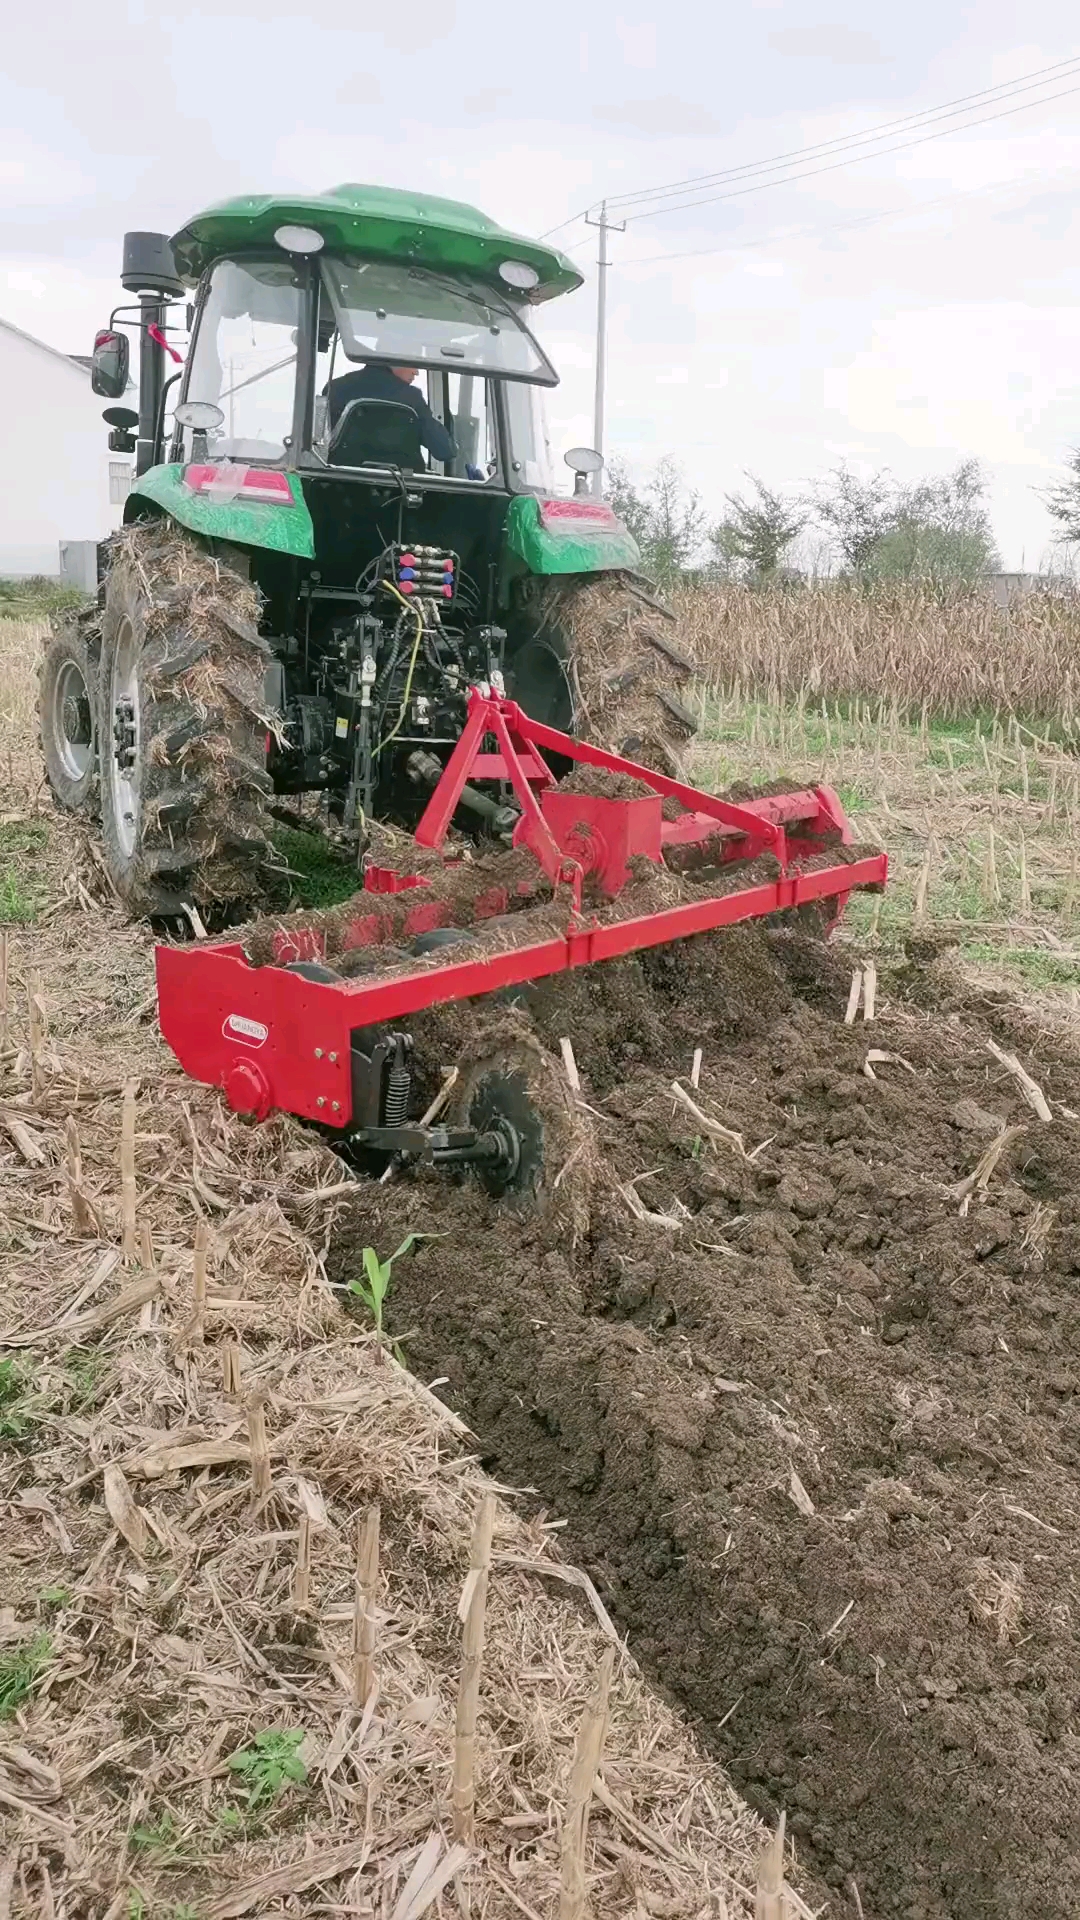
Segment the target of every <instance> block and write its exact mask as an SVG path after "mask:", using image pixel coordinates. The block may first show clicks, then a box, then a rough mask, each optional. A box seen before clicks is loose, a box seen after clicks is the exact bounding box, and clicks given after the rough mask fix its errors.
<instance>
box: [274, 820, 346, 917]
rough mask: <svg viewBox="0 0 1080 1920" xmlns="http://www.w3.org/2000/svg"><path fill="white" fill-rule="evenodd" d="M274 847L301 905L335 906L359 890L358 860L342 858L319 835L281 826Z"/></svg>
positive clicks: (295, 897)
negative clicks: (285, 866) (283, 863)
mask: <svg viewBox="0 0 1080 1920" xmlns="http://www.w3.org/2000/svg"><path fill="white" fill-rule="evenodd" d="M274 846H275V849H276V851H277V852H278V853H279V854H280V855H281V857H282V859H283V860H284V861H285V862H286V864H287V869H288V873H287V877H288V880H289V881H290V883H291V891H292V894H293V897H294V899H295V901H296V903H297V905H298V906H301V907H336V906H337V905H338V903H339V902H340V901H342V900H348V899H349V898H350V896H351V895H352V894H354V893H355V892H356V889H357V886H358V885H359V875H358V873H357V871H356V866H355V863H354V862H353V861H351V860H344V859H342V857H341V855H340V854H339V853H337V852H336V851H335V849H334V848H333V847H331V846H330V845H329V844H328V842H327V841H325V840H323V839H322V838H321V837H320V836H319V835H318V834H315V833H300V832H298V831H296V830H295V829H294V828H292V827H278V828H277V829H276V830H275V833H274Z"/></svg>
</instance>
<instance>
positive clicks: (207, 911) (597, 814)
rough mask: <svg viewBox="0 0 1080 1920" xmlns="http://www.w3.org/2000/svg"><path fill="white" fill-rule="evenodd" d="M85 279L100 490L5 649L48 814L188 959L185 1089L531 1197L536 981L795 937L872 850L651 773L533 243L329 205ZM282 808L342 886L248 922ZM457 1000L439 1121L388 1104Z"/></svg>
mask: <svg viewBox="0 0 1080 1920" xmlns="http://www.w3.org/2000/svg"><path fill="white" fill-rule="evenodd" d="M122 280H123V284H124V287H125V288H126V290H127V291H128V292H129V293H130V294H132V295H135V296H137V298H136V302H135V304H134V305H133V306H130V307H120V308H118V309H117V310H116V311H115V312H114V313H113V315H112V316H111V319H110V323H109V326H108V327H107V328H105V329H103V330H102V332H101V333H100V334H99V335H98V337H97V339H96V341H95V345H94V356H93V373H92V381H93V385H94V389H95V391H96V392H98V393H99V394H101V395H102V397H104V398H106V399H108V400H109V401H110V402H111V404H110V406H109V407H108V408H107V409H106V410H105V420H106V422H107V423H108V426H109V430H110V431H109V446H110V448H113V449H115V450H117V451H134V453H135V455H136V459H135V480H134V485H133V487H132V490H131V493H130V495H129V498H128V500H127V502H126V506H125V513H124V526H123V527H122V529H121V530H120V531H119V532H118V533H117V534H116V535H114V536H113V537H111V538H110V539H109V540H107V541H105V542H103V543H102V546H101V549H100V575H101V583H100V592H99V596H98V602H97V604H96V605H95V606H93V607H91V608H88V609H87V610H85V611H84V612H83V613H82V614H80V615H79V616H78V617H76V618H74V619H68V620H67V621H66V622H65V623H63V624H61V625H60V626H59V627H58V628H57V630H56V631H55V632H54V634H53V636H52V638H51V640H50V641H49V643H48V645H47V649H46V652H45V655H44V659H43V662H42V666H41V695H40V711H41V731H42V742H43V750H44V758H45V764H46V767H47V770H48V774H49V778H50V781H51V784H52V787H53V790H54V793H55V795H56V797H57V799H58V800H59V801H60V803H61V804H62V805H64V806H66V807H68V808H71V809H74V810H77V811H83V812H87V813H93V811H94V810H95V809H97V810H99V812H100V822H101V835H102V840H103V846H104V858H105V862H106V865H107V869H108V872H109V874H110V876H111V880H112V883H113V885H114V887H115V890H116V892H117V894H118V896H119V897H120V899H121V900H122V901H123V902H124V903H125V904H126V906H127V907H128V909H129V910H130V911H131V912H132V913H135V914H140V915H149V916H151V917H157V918H158V919H159V922H160V921H164V922H165V923H166V926H167V927H168V928H169V930H170V931H171V932H172V933H174V934H175V933H176V931H177V927H178V923H180V922H181V921H184V920H186V923H187V924H188V925H190V926H191V927H193V928H194V930H195V932H196V934H197V935H198V936H199V937H198V938H197V940H196V941H195V942H194V943H191V942H190V941H189V942H188V943H187V944H182V943H178V942H177V941H175V940H173V941H171V942H169V943H166V944H162V945H160V946H159V948H158V952H157V978H158V1006H159V1016H160V1021H161V1029H162V1032H163V1034H164V1036H165V1038H166V1040H167V1041H168V1042H169V1044H170V1045H171V1046H172V1048H173V1050H174V1052H175V1053H176V1054H177V1056H178V1058H179V1060H180V1062H181V1064H182V1065H183V1066H184V1068H185V1069H186V1071H187V1072H188V1073H189V1074H191V1075H192V1076H193V1077H194V1078H196V1079H199V1080H202V1081H205V1082H208V1083H209V1084H212V1085H216V1086H218V1087H220V1088H221V1089H222V1091H223V1092H224V1095H225V1097H226V1099H227V1100H228V1102H229V1104H230V1105H231V1106H232V1107H233V1108H234V1109H235V1110H236V1111H238V1112H242V1113H245V1114H248V1115H250V1116H252V1117H253V1118H255V1119H257V1120H258V1119H265V1118H266V1117H267V1116H268V1115H269V1114H270V1113H271V1112H273V1111H275V1110H284V1111H287V1112H290V1113H293V1114H295V1115H297V1116H299V1117H300V1118H302V1119H303V1120H305V1121H307V1122H308V1123H310V1124H312V1125H314V1126H315V1127H318V1128H320V1129H321V1130H322V1131H323V1132H324V1134H325V1135H326V1137H327V1138H329V1139H330V1140H331V1141H332V1142H333V1143H334V1145H335V1146H336V1147H338V1148H339V1149H340V1150H341V1151H342V1152H344V1153H346V1154H347V1156H348V1157H350V1158H352V1159H353V1160H354V1162H356V1163H358V1164H364V1165H367V1164H369V1163H371V1162H372V1161H373V1162H374V1163H375V1164H378V1165H379V1166H380V1167H381V1169H382V1170H383V1172H386V1171H388V1170H389V1169H390V1168H391V1167H393V1166H405V1165H415V1164H420V1165H424V1166H428V1167H442V1168H449V1169H458V1170H461V1169H472V1170H473V1171H474V1172H475V1174H476V1175H477V1176H478V1177H479V1178H480V1180H481V1181H482V1182H483V1184H484V1186H485V1187H486V1188H487V1190H488V1192H489V1193H491V1194H496V1195H501V1194H504V1193H510V1192H512V1193H515V1194H518V1195H519V1196H520V1195H533V1194H535V1193H536V1192H537V1191H538V1190H539V1188H540V1186H541V1185H542V1182H543V1178H544V1172H543V1169H544V1165H545V1138H547V1140H548V1143H549V1147H550V1145H551V1142H554V1143H555V1146H556V1147H557V1148H558V1143H559V1141H560V1140H561V1141H562V1147H563V1148H564V1147H565V1145H566V1141H567V1138H568V1134H567V1130H566V1129H567V1123H568V1112H567V1109H566V1096H565V1088H564V1089H563V1090H562V1093H561V1094H560V1095H559V1097H558V1098H557V1099H556V1100H555V1104H554V1107H553V1106H552V1105H551V1102H550V1100H547V1103H546V1106H545V1100H544V1099H541V1098H540V1097H539V1095H538V1091H537V1089H538V1087H539V1086H540V1083H541V1082H542V1081H544V1074H543V1073H542V1072H540V1065H542V1062H541V1060H540V1054H539V1053H538V1052H537V1049H536V1048H535V1047H532V1048H531V1049H530V1045H529V1043H528V1035H527V1032H526V1030H525V1027H524V1026H522V1024H521V1023H522V1022H523V1021H527V1006H528V1000H529V995H530V994H534V993H536V992H537V991H538V990H540V989H539V988H538V983H543V982H544V981H545V980H548V979H551V978H552V977H553V976H557V975H559V974H560V973H562V972H564V971H566V970H568V969H570V968H575V967H581V966H592V965H594V964H596V963H599V962H601V961H607V960H611V959H615V958H617V957H618V956H620V955H628V954H632V953H638V952H640V951H643V950H646V949H649V948H656V947H659V946H665V945H667V944H668V943H670V942H675V941H680V940H683V939H686V938H689V937H691V936H694V935H698V934H702V933H707V932H709V931H711V930H713V929H716V928H719V927H723V926H728V925H731V924H733V923H735V922H737V921H742V920H748V919H754V918H759V917H768V916H771V915H775V914H792V913H794V914H809V915H811V916H813V917H816V918H817V919H818V920H819V921H822V922H825V923H829V922H831V921H834V920H835V919H836V918H837V917H838V916H839V913H840V912H841V911H842V908H843V904H844V901H845V900H846V898H847V896H848V894H849V893H850V892H851V891H852V889H854V888H857V887H864V888H870V889H880V887H881V886H883V884H884V881H885V874H886V863H885V856H884V855H883V854H882V853H880V852H879V851H878V850H876V849H874V850H870V849H863V850H859V849H856V848H854V847H853V846H852V845H851V840H852V834H851V829H850V826H849V824H848V822H847V820H846V819H845V816H844V813H843V810H842V808H841V806H840V803H839V801H838V799H837V797H836V795H835V794H834V793H832V792H830V790H829V789H827V788H824V787H816V786H815V787H800V786H790V785H785V784H784V783H782V782H781V783H780V784H779V785H777V784H776V783H774V784H773V785H772V786H770V787H768V788H765V789H763V790H762V792H761V793H759V794H749V795H748V794H746V793H741V794H740V795H739V796H737V797H736V796H734V795H732V796H729V797H726V798H725V797H722V796H718V795H714V794H708V793H703V792H699V791H698V790H697V789H695V788H694V787H693V786H692V785H690V784H688V782H687V780H686V777H685V774H684V772H683V768H682V765H681V754H682V751H683V749H684V748H685V745H686V743H687V741H688V740H689V738H690V736H691V735H692V733H693V731H694V726H695V715H694V713H693V712H692V711H691V710H690V708H689V707H688V706H687V705H686V704H685V701H684V699H683V697H682V696H683V694H684V693H685V692H686V691H687V689H688V683H689V681H690V679H691V676H692V668H693V663H692V661H691V659H690V658H689V656H688V655H687V654H686V652H685V651H684V650H683V648H682V647H681V646H680V644H679V640H678V635H677V631H676V633H675V634H673V633H672V626H673V624H674V622H673V616H672V615H671V613H670V611H669V610H668V609H666V608H665V607H663V606H662V605H661V604H660V603H659V602H658V601H657V599H656V596H655V592H654V587H653V583H652V582H650V581H649V580H648V579H646V578H645V577H643V575H642V573H641V571H640V558H641V557H640V554H639V551H638V548H637V546H636V544H635V542H634V540H633V539H632V537H631V535H630V533H629V532H628V531H627V529H626V527H625V526H624V525H622V524H621V523H620V522H619V520H618V519H617V518H616V516H615V514H614V513H613V511H612V509H611V507H610V506H609V505H608V504H607V503H606V502H605V500H604V498H603V496H602V492H601V491H600V470H601V468H602V464H603V463H602V461H601V459H600V456H599V454H598V453H597V452H596V451H595V450H594V449H590V448H586V447H579V448H571V449H570V450H569V451H568V452H567V453H566V455H565V461H566V464H567V466H568V467H569V468H570V470H571V471H572V472H573V475H574V478H573V482H572V483H571V484H569V485H568V486H567V487H565V488H564V489H562V490H560V489H559V487H558V486H557V485H556V477H555V472H554V469H553V466H552V461H551V454H550V448H549V442H548V435H547V430H546V427H545V419H544V407H543V399H544V392H545V389H547V388H550V387H552V386H553V385H555V383H556V375H555V372H554V369H553V368H552V365H551V362H550V360H549V359H548V357H547V354H546V353H545V351H544V349H543V347H542V345H541V344H540V342H539V340H538V339H537V337H536V333H535V331H534V327H533V316H534V314H535V313H536V311H537V310H538V309H539V308H540V307H541V306H542V305H543V304H544V303H545V302H546V301H547V300H549V299H551V298H553V297H555V296H556V295H558V294H561V293H566V292H569V291H570V290H572V289H573V288H575V287H577V286H579V285H580V283H581V276H580V275H579V274H578V272H577V270H576V268H575V267H574V266H573V265H572V264H571V263H570V262H569V261H568V260H567V259H566V258H565V257H564V256H563V255H562V254H560V253H559V252H557V251H556V250H555V249H554V248H551V247H547V246H544V245H540V244H538V243H537V242H535V241H532V240H527V239H523V238H522V237H521V236H520V235H518V234H514V233H509V232H506V231H504V230H503V229H502V228H500V227H499V226H497V225H496V224H495V223H494V222H493V221H491V220H489V219H487V218H486V217H485V216H484V215H483V214H481V213H478V212H476V211H475V210H474V209H473V208H471V207H468V206H463V205H459V204H458V203H457V202H454V201H449V200H441V199H434V198H431V197H427V196H422V195H413V194H407V193H401V192H393V191H390V190H389V189H384V188H376V187H360V186H342V187H337V188H334V189H333V190H331V191H330V192H328V193H325V194H321V195H318V196H315V197H298V198H291V197H279V196H257V195H256V196H249V197H246V198H243V199H236V200H230V201H226V202H225V203H224V204H222V205H221V206H217V207H212V208H210V209H209V211H207V212H205V213H202V214H199V215H197V216H196V217H195V218H194V219H192V220H190V221H189V222H188V223H187V225H186V226H185V227H183V228H182V229H181V231H180V232H179V233H177V234H175V235H174V236H173V238H172V239H171V241H170V240H166V239H165V238H164V237H163V236H162V235H160V234H151V233H131V234H128V235H127V237H126V240H125V246H124V263H123V274H122ZM192 295H193V296H194V297H193V298H192V297H191V296H192ZM132 326H134V327H135V328H136V329H137V334H138V345H139V387H138V408H137V410H135V409H134V408H131V407H129V406H127V405H126V404H123V403H124V401H125V397H126V395H127V391H128V385H129V359H130V350H129V343H128V338H127V333H126V332H125V328H129V327H132ZM181 338H182V339H184V340H188V339H189V340H190V345H189V347H188V348H187V351H186V353H184V352H182V351H181V350H180V349H179V348H178V347H177V345H176V341H177V340H178V339H181ZM590 488H591V489H592V490H590ZM297 809H299V810H300V811H299V812H298V811H297ZM283 817H284V818H285V820H287V821H291V822H292V823H293V824H300V825H306V826H308V827H312V826H315V827H317V828H318V829H319V830H320V831H321V832H323V833H325V834H327V835H329V836H330V838H331V839H332V840H333V842H334V843H335V845H336V846H337V847H338V848H339V849H341V850H342V852H343V853H344V854H345V855H346V856H347V857H348V858H349V859H351V860H352V861H353V862H355V864H356V867H357V869H358V871H357V880H358V887H357V891H356V893H355V894H354V895H353V897H352V898H351V899H349V900H347V901H345V902H343V903H342V904H341V905H340V906H339V907H337V908H335V909H333V910H332V911H331V912H329V913H324V914H321V915H320V914H314V915H310V914H309V915H304V914H299V915H297V914H288V913H284V914H283V913H281V912H280V911H277V910H276V904H277V903H276V902H275V899H274V887H275V885H276V884H278V883H280V879H281V861H280V858H279V856H278V855H277V854H276V852H275V847H274V833H275V826H276V824H277V823H278V822H279V821H280V820H281V819H282V818H283ZM260 905H275V911H274V912H262V913H261V914H260V912H259V909H260ZM252 911H254V913H255V916H256V917H255V918H254V920H252V921H251V922H250V924H249V925H248V926H247V927H246V928H245V927H244V926H239V927H237V926H236V920H237V918H238V916H242V915H243V914H244V913H250V912H252ZM207 919H210V920H211V921H212V926H211V931H212V932H214V933H215V934H216V935H217V936H221V935H222V934H223V933H224V937H215V938H206V937H203V936H204V934H205V928H206V921H207ZM230 926H232V927H233V928H234V930H235V934H236V937H232V936H230V935H229V934H228V932H227V929H228V928H229V927H230ZM508 1001H509V1002H511V1003H512V1004H511V1005H508V1004H507V1002H508ZM523 1001H524V1002H525V1003H526V1006H525V1010H524V1011H523V1008H522V1002H523ZM461 1003H464V1004H465V1006H466V1007H467V1008H468V1009H469V1011H468V1012H467V1014H466V1018H465V1021H464V1031H465V1033H466V1035H467V1036H468V1038H467V1041H464V1042H462V1043H461V1045H462V1047H463V1057H462V1059H461V1067H462V1072H461V1075H460V1082H459V1084H458V1089H457V1093H456V1094H455V1096H454V1102H453V1103H452V1105H451V1106H450V1107H449V1108H448V1110H447V1111H446V1112H445V1113H444V1114H441V1115H440V1112H439V1097H438V1096H437V1097H436V1100H435V1101H434V1102H429V1104H428V1105H426V1106H424V1105H423V1100H422V1098H420V1096H422V1095H423V1094H424V1093H425V1092H427V1093H430V1091H431V1078H430V1076H431V1060H432V1059H438V1058H439V1057H440V1052H442V1051H443V1048H444V1042H445V1044H446V1045H450V1044H451V1043H450V1041H449V1040H447V1039H446V1035H445V1032H444V1031H442V1030H440V1029H439V1028H438V1025H437V1018H438V1016H439V1014H440V1011H443V1012H446V1011H449V1013H450V1015H451V1016H452V1018H453V1019H454V1020H455V1021H457V1020H458V1015H457V1011H456V1009H457V1008H458V1006H459V1005H460V1004H461ZM433 1020H434V1021H435V1022H436V1025H435V1026H433V1025H432V1021H433ZM507 1022H509V1025H507ZM406 1023H408V1024H406ZM458 1027H459V1028H460V1021H458ZM441 1031H442V1038H440V1037H439V1035H440V1032H441ZM425 1034H426V1040H425ZM418 1041H419V1045H418ZM453 1044H455V1045H457V1044H458V1043H457V1042H456V1041H455V1042H454V1043H453ZM425 1047H426V1054H427V1056H428V1057H427V1058H426V1059H425V1058H424V1057H423V1056H424V1054H425ZM538 1063H540V1064H539V1065H538ZM538 1076H539V1077H538ZM545 1084H547V1091H548V1094H550V1091H551V1088H550V1076H548V1081H547V1082H546V1083H545ZM560 1100H561V1101H562V1106H560ZM418 1104H419V1105H420V1106H421V1107H422V1109H423V1110H422V1111H421V1112H420V1113H419V1114H418V1113H417V1106H418ZM571 1104H572V1103H571ZM579 1118H580V1114H579V1112H578V1109H577V1107H573V1110H572V1111H571V1112H570V1113H569V1120H570V1121H574V1122H575V1123H576V1121H577V1119H579ZM558 1150H559V1151H560V1152H561V1151H562V1148H558ZM570 1157H571V1158H575V1157H577V1154H576V1149H574V1150H572V1151H571V1155H570ZM547 1158H548V1159H550V1158H551V1153H550V1152H548V1153H547ZM555 1184H556V1185H557V1184H558V1182H557V1181H556V1182H555ZM564 1191H565V1190H564Z"/></svg>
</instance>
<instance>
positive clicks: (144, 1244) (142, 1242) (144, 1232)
mask: <svg viewBox="0 0 1080 1920" xmlns="http://www.w3.org/2000/svg"><path fill="white" fill-rule="evenodd" d="M139 1261H140V1263H141V1265H142V1266H143V1267H145V1269H146V1271H147V1273H153V1271H154V1265H155V1262H154V1236H153V1234H152V1232H151V1230H150V1222H149V1220H140V1222H139Z"/></svg>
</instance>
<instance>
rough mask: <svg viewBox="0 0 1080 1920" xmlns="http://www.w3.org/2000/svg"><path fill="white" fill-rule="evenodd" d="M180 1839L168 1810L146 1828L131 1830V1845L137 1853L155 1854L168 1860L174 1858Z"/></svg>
mask: <svg viewBox="0 0 1080 1920" xmlns="http://www.w3.org/2000/svg"><path fill="white" fill-rule="evenodd" d="M180 1837H181V1836H180V1829H179V1827H178V1826H177V1824H176V1822H175V1820H174V1819H173V1817H172V1814H171V1813H170V1812H169V1810H168V1808H166V1810H165V1812H164V1813H162V1814H160V1815H159V1816H158V1818H157V1819H156V1820H152V1821H150V1822H148V1824H147V1825H146V1826H142V1827H132V1829H131V1844H132V1846H133V1847H134V1848H135V1851H136V1852H137V1853H156V1854H159V1855H160V1856H161V1857H162V1858H168V1859H175V1858H176V1855H177V1853H178V1852H179V1849H180Z"/></svg>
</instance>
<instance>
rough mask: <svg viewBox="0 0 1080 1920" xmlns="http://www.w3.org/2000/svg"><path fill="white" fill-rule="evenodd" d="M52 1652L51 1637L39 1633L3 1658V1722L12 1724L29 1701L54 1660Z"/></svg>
mask: <svg viewBox="0 0 1080 1920" xmlns="http://www.w3.org/2000/svg"><path fill="white" fill-rule="evenodd" d="M52 1651H53V1644H52V1640H51V1638H50V1636H49V1635H48V1634H47V1633H38V1634H35V1636H34V1638H33V1639H32V1640H28V1641H26V1643H25V1645H23V1646H19V1647H11V1648H10V1649H9V1651H8V1652H7V1653H5V1654H0V1720H9V1719H10V1718H11V1716H12V1714H13V1713H17V1712H18V1709H19V1708H20V1707H21V1706H23V1705H24V1704H25V1702H26V1701H27V1700H29V1698H30V1696H31V1694H32V1693H33V1691H34V1688H35V1687H36V1685H37V1683H38V1681H39V1680H40V1678H41V1676H42V1674H43V1673H44V1671H45V1669H46V1667H47V1666H48V1664H49V1661H50V1660H51V1659H52Z"/></svg>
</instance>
